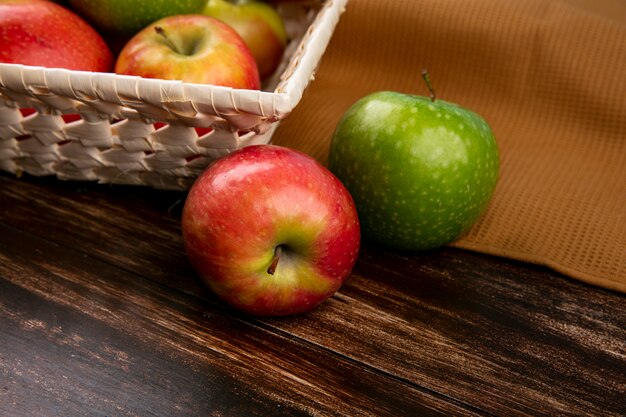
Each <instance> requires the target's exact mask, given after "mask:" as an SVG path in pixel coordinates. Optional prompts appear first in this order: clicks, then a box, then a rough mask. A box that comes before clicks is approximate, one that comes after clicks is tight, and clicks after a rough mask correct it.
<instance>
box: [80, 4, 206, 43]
mask: <svg viewBox="0 0 626 417" xmlns="http://www.w3.org/2000/svg"><path fill="white" fill-rule="evenodd" d="M69 3H70V5H71V6H72V8H73V9H74V10H76V11H77V12H78V13H79V14H81V15H82V16H84V17H85V18H86V19H87V20H89V21H90V22H92V23H93V24H94V25H96V27H98V28H99V29H102V30H105V31H107V32H110V33H112V34H118V35H129V36H130V35H134V34H135V33H136V32H138V31H139V30H141V29H143V28H144V27H146V26H147V25H149V24H150V23H152V22H154V21H156V20H159V19H162V18H164V17H167V16H174V15H179V14H193V13H200V12H201V11H202V8H203V7H204V5H205V4H206V0H175V1H174V0H69Z"/></svg>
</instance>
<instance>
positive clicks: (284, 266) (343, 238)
mask: <svg viewBox="0 0 626 417" xmlns="http://www.w3.org/2000/svg"><path fill="white" fill-rule="evenodd" d="M182 230H183V240H184V244H185V247H186V251H187V254H188V256H189V259H190V261H191V263H192V265H193V266H194V267H195V269H196V270H197V271H198V273H199V275H200V276H201V277H202V278H203V279H204V281H205V282H206V283H207V284H208V285H209V287H210V288H211V289H213V291H214V292H215V293H216V294H217V295H218V296H219V297H221V298H222V299H223V300H224V301H225V302H227V303H228V304H230V305H232V306H234V307H235V308H237V309H240V310H242V311H244V312H247V313H249V314H252V315H259V316H282V315H290V314H296V313H302V312H305V311H307V310H310V309H312V308H313V307H315V306H316V305H318V304H319V303H321V302H322V301H324V300H325V299H326V298H328V297H330V296H331V295H332V294H333V293H335V292H336V291H337V290H338V289H339V287H340V286H341V285H342V283H343V282H344V281H345V279H346V278H347V277H348V276H349V274H350V271H351V270H352V267H353V266H354V263H355V261H356V258H357V255H358V251H359V245H360V229H359V221H358V217H357V213H356V209H355V207H354V203H353V201H352V198H351V196H350V194H349V193H348V191H347V190H346V188H345V187H344V186H343V185H342V184H341V182H340V181H339V180H338V179H337V178H336V177H335V176H334V175H332V174H331V173H330V171H328V169H327V168H325V167H324V166H322V165H321V164H319V163H318V162H317V161H316V160H314V159H313V158H311V157H310V156H308V155H305V154H303V153H300V152H298V151H295V150H291V149H288V148H285V147H279V146H274V145H254V146H248V147H245V148H242V149H240V150H238V151H235V152H233V153H232V154H229V155H228V156H226V157H223V158H222V159H220V160H218V161H217V162H215V163H214V164H212V165H210V166H209V168H207V169H206V170H205V171H204V172H203V173H202V174H201V176H200V177H199V178H198V179H197V180H196V181H195V183H194V184H193V186H192V188H191V190H190V192H189V194H188V196H187V199H186V201H185V205H184V208H183V215H182Z"/></svg>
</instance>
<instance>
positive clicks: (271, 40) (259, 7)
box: [204, 0, 287, 79]
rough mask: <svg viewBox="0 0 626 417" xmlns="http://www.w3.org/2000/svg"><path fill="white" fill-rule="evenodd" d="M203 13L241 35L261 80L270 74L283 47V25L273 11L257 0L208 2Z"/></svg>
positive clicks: (284, 36) (283, 50)
mask: <svg viewBox="0 0 626 417" xmlns="http://www.w3.org/2000/svg"><path fill="white" fill-rule="evenodd" d="M204 14H206V15H207V16H212V17H215V18H217V19H220V20H222V21H224V22H226V23H228V24H229V25H230V26H232V27H233V28H234V29H235V30H236V31H237V33H239V35H241V37H242V38H243V40H244V41H245V42H246V44H247V45H248V47H249V48H250V50H251V51H252V55H253V56H254V59H255V60H256V63H257V65H258V67H259V74H260V76H261V79H264V78H267V77H269V76H270V75H272V74H273V73H274V71H275V70H276V68H277V67H278V65H279V64H280V61H281V58H282V56H283V53H284V52H285V47H286V46H287V33H286V31H285V24H284V22H283V20H282V18H281V16H280V15H279V14H278V12H277V11H276V9H274V8H273V7H272V6H270V5H269V4H267V3H264V2H262V1H260V0H209V1H208V3H207V4H206V7H205V8H204Z"/></svg>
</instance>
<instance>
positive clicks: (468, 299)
mask: <svg viewBox="0 0 626 417" xmlns="http://www.w3.org/2000/svg"><path fill="white" fill-rule="evenodd" d="M184 197H185V195H184V194H183V193H175V192H164V191H156V190H151V189H146V188H142V187H124V186H107V185H96V184H91V183H76V182H63V181H59V180H56V179H52V178H43V179H41V178H33V177H25V178H22V179H19V180H18V179H16V178H14V177H12V176H11V175H8V174H0V416H57V415H59V416H83V415H87V416H301V415H331V416H335V415H337V416H351V417H352V416H425V415H453V416H469V415H496V416H518V415H529V416H541V415H546V416H553V415H589V416H603V415H613V416H624V415H626V296H624V295H623V294H619V293H615V292H611V291H607V290H603V289H600V288H595V287H591V286H588V285H585V284H582V283H580V282H577V281H574V280H571V279H569V278H567V277H564V276H562V275H560V274H558V273H555V272H552V271H550V270H547V269H544V268H541V267H536V266H532V265H526V264H522V263H519V262H514V261H511V260H507V259H500V258H494V257H490V256H485V255H481V254H476V253H472V252H466V251H461V250H457V249H452V248H444V249H441V250H436V251H432V252H427V253H400V252H395V251H388V250H383V249H381V248H376V247H373V246H371V245H368V244H365V245H364V247H363V249H362V251H361V254H360V257H359V260H358V262H357V264H356V266H355V269H354V271H353V274H352V275H351V277H350V278H349V280H348V281H347V283H346V284H345V285H344V286H343V287H342V288H341V290H340V291H339V292H338V293H337V294H336V295H335V296H333V297H332V298H331V299H329V300H327V301H326V302H325V303H324V304H322V305H321V306H320V307H318V308H317V309H315V310H313V311H311V312H310V313H307V314H304V315H300V316H295V317H288V318H279V319H276V318H274V319H257V318H251V317H247V316H245V315H243V314H240V313H237V312H235V311H233V310H231V309H230V308H228V307H226V306H224V305H223V304H222V303H220V301H219V300H217V299H216V297H215V296H213V295H212V294H211V293H210V292H209V291H208V290H207V289H206V288H205V287H204V286H203V285H202V283H201V282H200V281H199V279H198V277H197V276H196V275H195V273H194V271H193V270H192V269H191V267H190V265H189V263H188V261H187V259H186V257H185V254H184V251H183V248H182V243H181V236H180V213H181V209H182V204H183V201H184Z"/></svg>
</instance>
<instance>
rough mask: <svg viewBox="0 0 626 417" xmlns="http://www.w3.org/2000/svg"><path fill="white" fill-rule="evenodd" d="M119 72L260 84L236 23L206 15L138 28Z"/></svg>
mask: <svg viewBox="0 0 626 417" xmlns="http://www.w3.org/2000/svg"><path fill="white" fill-rule="evenodd" d="M115 72H116V73H117V74H124V75H136V76H140V77H144V78H159V79H164V80H181V81H185V82H189V83H197V84H213V85H220V86H226V87H232V88H242V89H250V90H258V89H259V88H260V86H261V82H260V78H259V71H258V68H257V65H256V62H255V61H254V57H253V56H252V54H251V53H250V50H249V49H248V47H247V45H246V44H245V42H244V41H243V39H241V37H240V36H239V35H238V34H237V32H235V30H234V29H233V28H231V27H230V26H228V25H227V24H225V23H223V22H221V21H219V20H218V19H214V18H212V17H209V16H204V15H178V16H170V17H166V18H164V19H161V20H158V21H156V22H154V23H152V24H150V25H149V26H147V27H146V28H144V29H143V30H141V31H140V32H139V33H137V34H136V35H135V36H134V37H133V38H132V39H131V40H130V41H128V43H127V44H126V45H125V46H124V48H123V49H122V51H121V52H120V54H119V56H118V58H117V62H116V63H115Z"/></svg>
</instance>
